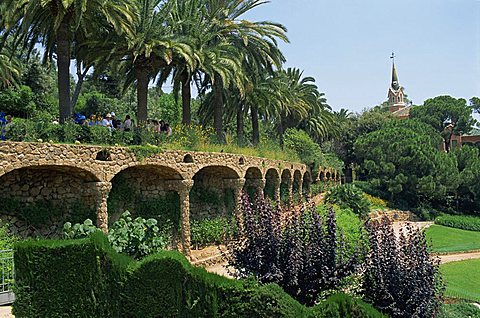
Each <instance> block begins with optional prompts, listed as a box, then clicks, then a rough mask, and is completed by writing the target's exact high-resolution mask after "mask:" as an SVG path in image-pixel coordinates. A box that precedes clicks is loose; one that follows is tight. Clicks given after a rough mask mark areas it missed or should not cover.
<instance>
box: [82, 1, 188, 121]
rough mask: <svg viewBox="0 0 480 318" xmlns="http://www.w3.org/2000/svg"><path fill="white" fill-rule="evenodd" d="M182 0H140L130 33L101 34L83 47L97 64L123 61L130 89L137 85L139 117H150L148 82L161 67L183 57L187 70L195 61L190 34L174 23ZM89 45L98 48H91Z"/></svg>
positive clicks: (169, 65)
mask: <svg viewBox="0 0 480 318" xmlns="http://www.w3.org/2000/svg"><path fill="white" fill-rule="evenodd" d="M176 1H179V0H167V1H164V0H137V1H135V3H136V5H137V7H138V10H139V15H138V16H137V17H136V18H135V19H134V20H133V23H132V28H131V29H132V30H131V32H130V33H115V32H108V33H107V34H103V35H102V34H99V35H98V36H96V38H95V39H94V40H91V41H89V42H87V45H86V46H85V47H84V48H83V52H86V53H85V54H86V56H87V57H86V58H87V59H91V58H92V57H88V54H92V55H93V59H94V60H95V65H96V67H97V68H100V69H101V68H105V67H106V66H108V65H109V64H111V63H112V62H113V63H121V64H122V66H123V70H124V72H125V74H126V79H125V86H124V88H125V89H127V88H128V87H129V86H130V85H132V84H133V83H136V86H137V102H138V104H137V120H138V121H139V122H143V121H146V120H147V117H148V116H147V115H148V114H147V102H148V101H147V98H148V84H149V83H150V81H151V80H152V79H155V78H156V77H157V76H158V74H159V72H160V71H161V70H164V69H165V68H171V67H173V66H174V62H175V61H178V60H183V61H184V62H185V70H187V71H189V70H190V69H191V68H192V65H194V64H195V63H194V58H195V55H194V52H193V50H192V46H191V45H190V43H189V38H187V37H185V36H182V35H179V34H176V33H175V32H174V27H173V26H172V17H174V16H175V13H174V12H173V11H174V10H175V9H176V6H175V2H176ZM90 48H95V50H94V51H92V50H91V49H90Z"/></svg>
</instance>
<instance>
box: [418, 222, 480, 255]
mask: <svg viewBox="0 0 480 318" xmlns="http://www.w3.org/2000/svg"><path fill="white" fill-rule="evenodd" d="M425 233H426V235H427V238H428V239H429V240H432V248H433V251H434V252H436V253H450V252H463V251H472V250H480V232H474V231H466V230H460V229H455V228H451V227H446V226H441V225H432V226H430V227H429V228H428V229H426V230H425Z"/></svg>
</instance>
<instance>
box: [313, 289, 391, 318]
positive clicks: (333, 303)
mask: <svg viewBox="0 0 480 318" xmlns="http://www.w3.org/2000/svg"><path fill="white" fill-rule="evenodd" d="M309 317H310V318H357V317H365V318H367V317H368V318H377V317H378V318H382V317H387V316H385V315H383V314H381V313H380V312H378V311H377V310H376V309H375V308H374V307H373V306H372V305H370V304H367V303H365V302H363V301H362V300H360V299H355V298H352V297H351V296H348V295H345V294H335V295H332V296H330V297H329V298H328V299H327V300H326V301H324V302H323V303H321V304H320V305H317V306H315V307H314V308H313V310H312V313H311V315H310V316H309Z"/></svg>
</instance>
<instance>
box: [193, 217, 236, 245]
mask: <svg viewBox="0 0 480 318" xmlns="http://www.w3.org/2000/svg"><path fill="white" fill-rule="evenodd" d="M190 233H191V241H192V246H195V248H201V247H205V246H207V245H209V244H224V243H225V240H226V239H227V238H228V237H233V236H234V235H235V233H236V224H235V220H234V219H233V218H232V219H231V218H227V217H216V218H213V219H203V220H201V221H197V220H192V221H191V224H190Z"/></svg>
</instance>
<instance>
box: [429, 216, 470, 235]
mask: <svg viewBox="0 0 480 318" xmlns="http://www.w3.org/2000/svg"><path fill="white" fill-rule="evenodd" d="M435 224H439V225H443V226H448V227H454V228H457V229H462V230H469V231H477V232H480V217H475V216H467V215H449V214H444V215H442V216H439V217H437V218H436V219H435Z"/></svg>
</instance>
